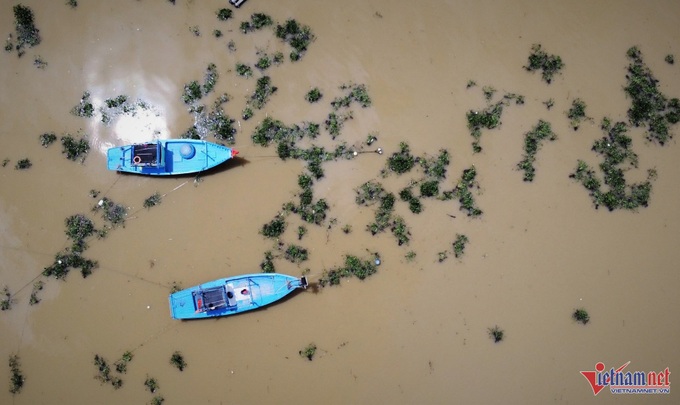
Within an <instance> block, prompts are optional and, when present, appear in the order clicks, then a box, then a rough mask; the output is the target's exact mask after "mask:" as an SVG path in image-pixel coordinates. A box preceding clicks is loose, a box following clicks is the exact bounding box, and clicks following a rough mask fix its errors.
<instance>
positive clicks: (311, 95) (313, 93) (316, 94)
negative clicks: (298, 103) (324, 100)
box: [305, 87, 323, 103]
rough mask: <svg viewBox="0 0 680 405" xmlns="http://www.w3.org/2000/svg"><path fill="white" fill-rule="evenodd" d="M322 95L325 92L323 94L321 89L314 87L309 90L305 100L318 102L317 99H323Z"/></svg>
mask: <svg viewBox="0 0 680 405" xmlns="http://www.w3.org/2000/svg"><path fill="white" fill-rule="evenodd" d="M321 97H323V94H321V90H319V88H318V87H314V88H313V89H311V90H310V91H308V92H307V94H306V95H305V100H307V101H308V102H310V103H316V102H317V101H319V100H321Z"/></svg>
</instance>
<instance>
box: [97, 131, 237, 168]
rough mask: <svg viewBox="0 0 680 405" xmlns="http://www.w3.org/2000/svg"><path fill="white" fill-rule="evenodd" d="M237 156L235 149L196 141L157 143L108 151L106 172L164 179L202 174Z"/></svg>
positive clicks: (163, 141) (174, 140)
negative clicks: (170, 176) (172, 176)
mask: <svg viewBox="0 0 680 405" xmlns="http://www.w3.org/2000/svg"><path fill="white" fill-rule="evenodd" d="M237 154H238V151H237V150H236V149H232V148H228V147H226V146H222V145H218V144H216V143H212V142H206V141H202V140H197V139H161V140H157V141H153V142H147V143H139V144H134V145H126V146H119V147H115V148H110V149H109V150H108V151H107V154H106V155H107V158H108V169H109V170H115V171H118V172H125V173H137V174H147V175H152V176H167V175H177V174H189V173H197V172H202V171H204V170H208V169H211V168H213V167H215V166H217V165H219V164H222V163H224V162H226V161H227V160H229V159H231V158H233V157H234V156H236V155H237Z"/></svg>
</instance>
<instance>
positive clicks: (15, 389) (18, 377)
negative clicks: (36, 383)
mask: <svg viewBox="0 0 680 405" xmlns="http://www.w3.org/2000/svg"><path fill="white" fill-rule="evenodd" d="M20 366H21V364H20V363H19V356H18V355H16V354H14V355H11V356H9V370H10V372H11V373H12V375H11V376H10V386H9V392H11V393H12V395H15V394H18V393H20V392H21V389H22V388H23V387H24V382H25V381H26V377H24V375H23V373H22V372H21V368H20Z"/></svg>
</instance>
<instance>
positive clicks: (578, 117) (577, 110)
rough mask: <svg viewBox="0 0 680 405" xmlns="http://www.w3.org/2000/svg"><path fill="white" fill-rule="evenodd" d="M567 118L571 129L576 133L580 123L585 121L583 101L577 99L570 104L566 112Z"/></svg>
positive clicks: (584, 104)
mask: <svg viewBox="0 0 680 405" xmlns="http://www.w3.org/2000/svg"><path fill="white" fill-rule="evenodd" d="M567 118H569V120H570V124H571V127H572V128H574V131H576V130H577V129H578V128H579V126H580V125H581V121H583V120H584V119H587V118H588V116H586V103H585V101H583V100H581V99H580V98H577V99H576V100H574V101H573V102H572V103H571V108H570V109H569V111H567Z"/></svg>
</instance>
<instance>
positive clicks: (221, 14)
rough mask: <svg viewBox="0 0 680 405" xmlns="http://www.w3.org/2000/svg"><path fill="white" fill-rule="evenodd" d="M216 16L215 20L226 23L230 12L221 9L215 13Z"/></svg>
mask: <svg viewBox="0 0 680 405" xmlns="http://www.w3.org/2000/svg"><path fill="white" fill-rule="evenodd" d="M215 14H217V19H218V20H220V21H227V20H228V19H230V18H231V16H232V14H233V13H232V11H231V10H230V9H228V8H221V9H219V10H217V12H216V13H215Z"/></svg>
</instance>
